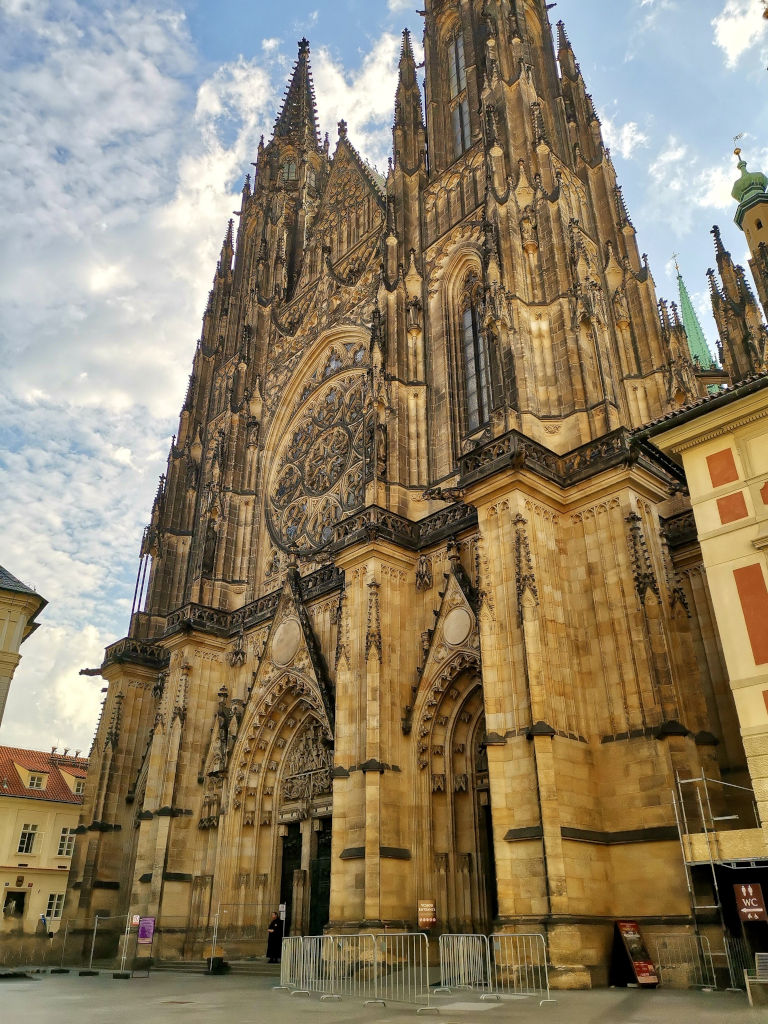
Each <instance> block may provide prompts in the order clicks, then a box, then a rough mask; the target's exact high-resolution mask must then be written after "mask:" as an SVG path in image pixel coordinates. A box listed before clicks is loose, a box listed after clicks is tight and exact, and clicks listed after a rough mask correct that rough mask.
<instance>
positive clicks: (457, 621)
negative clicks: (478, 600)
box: [443, 608, 472, 647]
mask: <svg viewBox="0 0 768 1024" xmlns="http://www.w3.org/2000/svg"><path fill="white" fill-rule="evenodd" d="M471 629H472V616H471V615H470V614H469V612H468V611H467V609H466V608H454V609H453V611H452V612H448V615H447V616H446V619H445V625H444V626H443V636H444V637H445V640H446V643H449V644H451V646H452V647H456V646H458V644H463V643H464V641H465V640H466V639H467V637H468V636H469V632H470V630H471Z"/></svg>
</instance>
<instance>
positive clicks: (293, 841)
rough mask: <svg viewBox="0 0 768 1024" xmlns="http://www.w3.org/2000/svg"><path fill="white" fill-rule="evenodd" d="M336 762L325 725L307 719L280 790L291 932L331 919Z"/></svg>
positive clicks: (314, 930) (314, 929) (319, 928)
mask: <svg viewBox="0 0 768 1024" xmlns="http://www.w3.org/2000/svg"><path fill="white" fill-rule="evenodd" d="M332 767H333V757H332V753H331V748H330V746H329V743H328V740H327V738H326V736H325V733H324V730H323V727H322V725H321V724H320V723H319V722H317V721H316V720H314V719H311V718H310V719H307V721H306V722H305V724H304V727H303V728H302V730H301V731H300V732H299V734H298V735H297V737H296V739H295V741H294V743H293V744H292V746H291V748H290V750H289V751H288V757H287V760H286V768H285V774H284V776H283V778H282V780H281V785H280V793H279V799H280V803H279V836H280V843H279V846H278V851H277V853H278V857H279V858H280V863H279V865H277V867H278V871H279V878H280V903H281V904H282V905H284V907H285V934H286V935H322V934H323V929H324V927H325V925H326V924H327V923H328V919H329V910H330V893H331V821H332V817H331V809H332V797H331V788H332V779H331V773H332Z"/></svg>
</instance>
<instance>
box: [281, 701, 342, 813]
mask: <svg viewBox="0 0 768 1024" xmlns="http://www.w3.org/2000/svg"><path fill="white" fill-rule="evenodd" d="M332 771H333V754H332V751H331V748H330V746H329V744H328V742H327V737H326V733H325V731H324V729H323V727H322V725H320V723H319V722H316V721H311V722H310V724H309V725H307V726H306V727H305V728H304V729H303V730H302V731H301V733H299V735H298V736H297V737H296V740H295V742H294V743H293V745H292V746H291V749H290V751H289V754H288V762H287V765H286V776H285V778H284V780H283V786H282V799H283V801H284V802H286V803H291V802H293V801H295V800H299V801H304V802H305V803H306V802H308V801H311V800H312V799H313V798H314V797H316V796H320V795H322V794H324V793H330V792H331V788H332V774H331V773H332Z"/></svg>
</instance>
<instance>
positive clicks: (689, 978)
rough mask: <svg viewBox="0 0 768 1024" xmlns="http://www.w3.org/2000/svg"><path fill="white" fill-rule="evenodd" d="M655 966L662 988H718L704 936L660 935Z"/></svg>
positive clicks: (706, 940) (707, 942)
mask: <svg viewBox="0 0 768 1024" xmlns="http://www.w3.org/2000/svg"><path fill="white" fill-rule="evenodd" d="M656 966H657V967H658V969H659V980H660V981H661V984H662V985H664V984H669V985H670V986H673V985H674V984H675V982H677V984H678V986H681V987H690V988H708V989H710V988H717V984H716V981H715V968H714V964H713V962H712V950H711V948H710V945H709V939H708V938H707V937H706V936H705V935H687V934H683V933H676V934H674V935H657V936H656ZM675 972H677V974H675Z"/></svg>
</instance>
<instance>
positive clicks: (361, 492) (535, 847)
mask: <svg viewBox="0 0 768 1024" xmlns="http://www.w3.org/2000/svg"><path fill="white" fill-rule="evenodd" d="M548 6H549V5H547V4H545V3H544V2H543V0H425V7H426V10H425V12H423V13H424V17H425V50H426V65H425V68H426V71H425V77H426V81H425V90H426V107H425V106H424V105H423V104H422V96H421V91H420V87H419V84H418V80H417V67H416V64H415V60H414V54H413V50H412V47H411V41H410V38H409V36H408V34H407V33H405V34H404V37H403V46H402V54H401V59H400V72H399V83H398V87H397V95H396V99H395V116H394V146H393V157H392V159H391V161H390V165H389V169H388V173H387V175H386V179H384V178H382V177H380V176H379V175H378V174H377V173H376V172H375V171H374V170H373V169H372V168H371V167H369V166H368V165H367V164H366V163H365V162H364V161H363V160H361V158H360V156H359V155H358V153H357V152H356V150H355V148H354V144H353V140H352V139H350V138H349V137H348V133H347V127H346V125H345V123H344V122H343V121H342V122H341V123H340V124H339V126H338V139H337V141H336V142H335V144H334V145H331V144H329V140H328V137H327V136H326V138H325V140H324V141H323V140H322V139H321V137H320V135H319V131H318V123H317V116H316V109H315V100H314V89H313V84H312V76H311V71H310V51H309V44H308V43H307V42H306V40H302V42H301V43H300V44H299V53H298V60H297V62H296V65H295V68H294V70H293V74H292V78H291V81H290V83H289V86H288V90H287V92H286V95H285V99H284V103H283V106H282V109H281V111H280V113H279V116H278V118H277V121H276V123H275V127H274V132H273V135H272V138H271V139H270V140H269V141H268V142H266V143H264V142H263V141H262V144H261V145H260V146H259V151H258V157H257V162H256V164H255V167H256V170H255V173H254V176H253V180H252V181H251V180H250V177H248V178H246V181H245V185H244V188H243V193H242V207H241V209H240V211H239V219H238V224H237V230H236V231H235V229H234V227H233V224H232V223H230V226H229V230H228V232H227V235H226V238H225V241H224V244H223V248H222V250H221V258H220V260H219V263H218V266H217V268H216V273H215V277H214V282H213V289H212V291H211V293H210V298H209V302H208V306H207V309H206V311H205V316H204V320H203V329H202V334H201V337H200V340H199V341H198V343H197V348H196V351H195V354H194V361H193V368H192V374H191V377H190V382H189V390H188V393H187V396H186V400H185V402H184V407H183V409H182V412H181V419H180V424H179V429H178V436H177V437H176V438H174V442H173V445H172V447H171V451H170V455H169V460H168V469H167V474H166V475H165V476H164V477H163V478H162V480H161V484H160V488H159V490H158V493H157V497H156V499H155V503H154V508H153V510H152V516H151V522H150V525H149V527H148V528H147V531H146V534H145V537H144V541H143V546H142V562H141V571H140V577H139V581H138V584H137V598H138V599H137V602H136V609H135V611H134V613H133V615H132V618H131V624H130V632H129V635H128V637H127V639H124V640H121V641H120V642H119V643H117V644H115V645H113V646H112V647H110V648H109V649H108V650H107V652H106V658H105V661H104V665H103V668H102V673H103V676H104V677H105V679H106V680H107V681H108V690H107V696H106V700H105V704H104V708H103V713H102V718H101V722H100V724H99V727H98V731H97V735H96V740H95V745H94V749H93V754H92V762H91V764H92V768H91V772H90V773H89V783H88V785H89V790H88V793H87V797H86V805H85V809H84V816H83V819H82V820H83V825H82V826H81V832H82V833H83V836H82V839H81V842H80V843H79V844H78V852H77V854H76V857H75V861H74V865H73V872H72V876H71V884H72V885H73V888H74V892H73V896H72V899H73V901H74V904H75V905H77V907H78V911H77V912H78V914H79V917H80V920H81V922H82V923H83V924H84V923H85V922H86V921H90V920H92V919H93V915H94V914H95V913H102V914H107V913H111V914H118V913H127V912H129V911H130V912H131V913H139V912H140V913H142V914H148V915H152V916H156V917H157V918H158V919H159V921H160V923H161V924H162V923H165V925H166V927H167V928H168V929H171V930H172V929H173V928H177V929H178V933H179V936H180V937H179V944H180V948H181V947H182V946H183V943H184V941H185V939H184V937H185V935H188V934H190V933H191V932H192V931H194V930H195V929H203V928H205V927H206V926H207V925H208V924H209V923H210V921H211V920H212V918H213V915H214V914H215V913H216V912H217V911H219V912H221V908H225V910H226V911H227V912H228V913H229V914H230V917H229V920H230V922H237V923H239V924H242V925H243V926H246V925H253V926H254V927H255V929H256V933H257V934H258V935H259V936H261V935H262V933H263V932H264V931H265V929H266V923H267V920H268V918H269V914H270V911H272V910H274V909H276V908H277V906H278V905H279V904H285V907H286V917H287V921H286V924H287V928H288V929H289V930H290V932H291V933H292V934H302V933H303V934H318V933H322V932H323V930H326V931H357V930H361V929H362V930H364V929H369V928H375V929H380V928H382V927H385V926H386V927H393V928H406V929H411V930H413V929H415V928H416V927H417V906H418V902H419V901H420V900H426V901H434V904H435V907H436V914H437V922H436V924H435V926H434V932H435V933H438V932H440V931H451V932H490V931H504V930H522V931H544V932H546V934H547V936H548V941H549V949H550V956H551V961H552V965H553V968H554V971H555V977H556V983H559V984H561V985H588V984H590V983H593V982H598V981H601V980H604V979H605V968H606V964H607V962H608V959H609V954H610V945H611V939H612V928H613V920H614V918H616V917H619V916H629V917H631V918H633V919H636V920H638V921H639V922H640V923H641V925H642V926H643V927H647V928H649V929H652V928H654V927H658V926H661V925H664V927H665V929H666V930H667V931H668V930H670V928H672V929H674V928H675V927H682V926H684V925H685V924H687V923H688V922H689V920H690V904H689V900H688V893H687V891H686V885H685V874H684V870H683V863H682V858H681V853H680V844H679V841H678V833H677V829H676V827H675V816H674V811H673V806H672V798H671V792H672V789H673V786H674V780H675V773H676V772H677V773H681V774H682V775H683V776H684V777H692V776H695V775H701V773H702V771H703V770H704V771H706V773H707V775H708V776H709V777H712V778H726V779H729V780H731V781H737V782H738V781H741V780H742V777H743V773H744V770H745V769H744V763H745V762H744V753H743V750H742V747H741V740H740V736H739V732H738V725H737V721H736V714H735V710H734V706H733V700H732V697H731V694H730V690H729V688H728V684H727V679H726V674H725V668H724V665H723V661H722V657H721V654H720V651H719V645H718V638H717V635H716V630H715V625H714V621H713V614H712V609H711V602H710V598H709V593H708V589H707V583H706V579H705V576H704V572H703V569H702V566H701V558H700V552H699V549H698V546H697V543H696V535H695V529H694V527H693V524H692V518H691V515H690V506H689V505H688V503H687V501H686V498H685V492H684V486H683V484H682V481H681V475H680V471H679V470H678V468H677V466H676V465H675V464H673V463H672V462H667V461H666V460H665V459H664V458H663V457H662V456H660V454H659V453H658V452H655V451H653V450H652V449H651V448H650V447H649V446H648V445H647V444H643V443H641V442H639V441H637V440H636V439H635V438H634V437H633V430H635V429H636V428H639V427H640V426H642V425H643V424H646V423H648V422H649V421H651V420H654V419H656V418H659V417H661V416H664V415H666V414H667V413H668V412H670V411H672V410H674V409H676V408H679V406H680V405H682V404H685V403H687V402H690V401H693V400H695V399H696V398H697V397H698V396H700V395H705V394H706V393H707V389H708V388H711V387H712V386H713V385H718V384H720V383H722V382H723V381H726V380H728V379H729V377H728V375H729V374H730V376H731V377H734V376H737V377H744V376H747V375H748V374H749V373H750V372H755V370H756V369H759V368H760V366H761V361H762V365H763V366H764V365H765V334H764V331H763V333H762V334H761V333H760V331H757V333H756V335H755V339H756V340H755V345H753V347H752V349H750V348H749V347H748V346H745V345H742V344H740V343H737V342H738V339H737V341H736V342H734V344H733V346H731V348H733V353H736V354H731V355H729V353H730V352H731V348H728V351H727V352H726V356H727V358H725V359H724V362H725V370H720V369H719V368H717V367H716V366H714V365H712V366H707V367H703V366H702V365H701V364H700V362H699V361H698V360H697V359H694V358H693V357H692V356H691V351H690V347H689V344H688V340H687V337H686V332H685V328H684V325H683V323H682V321H681V318H680V316H679V315H678V313H677V311H676V309H675V307H674V306H668V305H667V304H666V303H664V302H661V303H659V302H658V301H657V297H656V294H655V291H654V283H653V279H652V277H651V273H650V270H649V267H648V265H647V263H646V261H645V258H644V257H641V256H640V254H639V251H638V246H637V243H636V238H635V229H634V227H633V224H632V221H631V220H630V216H629V213H628V211H627V209H626V207H625V204H624V201H623V198H622V192H621V189H620V187H619V185H618V184H617V180H616V173H615V170H614V167H613V165H612V163H611V159H610V154H609V152H608V151H607V149H606V148H605V146H604V144H603V140H602V136H601V129H600V124H599V121H598V118H597V116H596V113H595V109H594V107H593V104H592V101H591V99H590V96H589V94H588V93H587V91H586V88H585V84H584V81H583V78H582V76H581V72H580V70H579V66H578V64H577V63H576V60H575V57H574V54H573V51H572V49H571V46H570V43H569V41H568V38H567V36H566V34H565V30H564V28H563V26H562V24H560V25H558V26H557V36H556V44H554V43H553V34H552V29H551V27H550V23H549V18H548V14H547V7H548ZM719 262H722V260H721V259H720V258H719ZM724 266H725V264H723V267H724ZM723 267H721V268H720V269H721V271H722V270H723ZM725 269H726V270H727V269H728V268H727V267H725ZM713 292H717V294H718V295H720V292H718V290H717V286H716V285H715V284H714V283H713ZM721 297H722V296H721ZM725 301H726V300H725V298H723V302H725ZM723 315H724V317H725V314H723ZM729 316H730V314H729ZM732 320H733V318H732V317H731V318H730V319H729V320H728V322H729V323H731V321H732ZM733 322H734V323H735V320H733ZM734 330H736V328H734ZM729 345H730V342H729ZM760 346H762V349H761V350H760V351H758V349H759V348H760Z"/></svg>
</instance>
